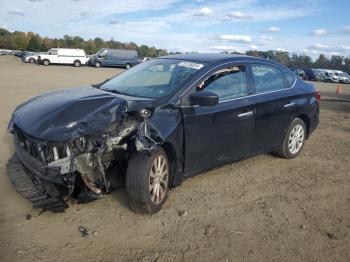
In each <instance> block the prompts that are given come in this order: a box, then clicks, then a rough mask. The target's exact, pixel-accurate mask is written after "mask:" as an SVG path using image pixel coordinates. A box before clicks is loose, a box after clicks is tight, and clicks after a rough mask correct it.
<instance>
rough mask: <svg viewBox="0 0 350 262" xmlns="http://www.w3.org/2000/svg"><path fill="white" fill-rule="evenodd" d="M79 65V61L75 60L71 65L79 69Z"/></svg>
mask: <svg viewBox="0 0 350 262" xmlns="http://www.w3.org/2000/svg"><path fill="white" fill-rule="evenodd" d="M80 65H81V62H80V61H79V60H75V61H74V63H73V66H75V67H79V66H80Z"/></svg>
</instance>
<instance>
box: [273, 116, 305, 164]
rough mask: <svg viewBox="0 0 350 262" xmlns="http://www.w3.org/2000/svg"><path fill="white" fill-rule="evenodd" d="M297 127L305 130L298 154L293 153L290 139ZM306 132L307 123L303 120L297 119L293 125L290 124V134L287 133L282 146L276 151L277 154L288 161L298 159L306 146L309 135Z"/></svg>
mask: <svg viewBox="0 0 350 262" xmlns="http://www.w3.org/2000/svg"><path fill="white" fill-rule="evenodd" d="M296 126H301V127H302V129H303V138H302V142H301V145H300V148H299V149H298V150H297V151H296V152H292V151H291V149H290V147H289V145H290V141H291V140H290V137H291V133H292V131H293V129H294V128H295V127H296ZM306 132H307V130H306V125H305V122H304V121H303V120H302V119H300V118H295V119H294V120H293V121H292V123H291V124H290V126H289V128H288V132H287V133H286V135H285V137H284V139H283V142H282V144H281V145H280V146H279V148H278V149H277V150H276V151H275V153H276V154H277V155H278V156H280V157H283V158H286V159H291V158H295V157H297V156H298V155H299V154H300V152H301V151H302V150H303V147H304V144H305V139H306V134H307V133H306Z"/></svg>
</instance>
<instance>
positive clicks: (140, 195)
mask: <svg viewBox="0 0 350 262" xmlns="http://www.w3.org/2000/svg"><path fill="white" fill-rule="evenodd" d="M170 170H171V169H170V165H169V160H168V157H167V155H166V153H165V152H164V150H163V149H162V148H157V149H156V150H154V151H153V152H152V153H151V154H147V153H135V154H134V155H133V156H132V157H131V159H130V161H129V164H128V169H127V174H126V191H127V193H128V197H129V201H130V207H131V209H132V210H134V211H136V212H138V213H141V214H154V213H156V212H158V211H159V210H160V208H161V207H162V205H163V204H164V202H165V201H166V199H167V197H168V193H169V176H170Z"/></svg>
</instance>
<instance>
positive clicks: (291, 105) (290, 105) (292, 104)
mask: <svg viewBox="0 0 350 262" xmlns="http://www.w3.org/2000/svg"><path fill="white" fill-rule="evenodd" d="M293 106H295V103H288V104H285V105H284V107H293Z"/></svg>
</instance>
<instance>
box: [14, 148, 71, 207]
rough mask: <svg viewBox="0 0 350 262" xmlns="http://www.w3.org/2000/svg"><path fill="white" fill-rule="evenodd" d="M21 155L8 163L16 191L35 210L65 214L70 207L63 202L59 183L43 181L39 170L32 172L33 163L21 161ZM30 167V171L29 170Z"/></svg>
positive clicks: (15, 156) (16, 155)
mask: <svg viewBox="0 0 350 262" xmlns="http://www.w3.org/2000/svg"><path fill="white" fill-rule="evenodd" d="M19 155H20V153H19V154H17V153H16V154H15V155H14V156H13V157H12V158H11V159H10V160H9V161H8V163H7V174H8V176H9V179H10V181H11V183H12V184H13V186H14V187H15V189H16V191H17V192H18V193H19V194H21V195H22V196H23V197H24V198H26V199H28V200H29V201H31V202H32V203H33V207H34V208H42V209H44V210H50V211H52V212H63V211H64V209H66V208H67V207H68V205H67V203H66V202H65V201H64V200H63V196H62V192H61V191H60V190H59V189H58V187H57V186H58V185H57V183H54V182H52V181H50V180H46V179H42V177H43V176H42V174H41V173H40V172H39V171H38V170H40V168H39V169H35V170H37V171H36V172H35V173H33V172H31V171H30V169H32V168H33V165H34V164H33V163H29V161H28V159H26V158H25V157H23V155H21V158H22V159H25V163H26V164H24V162H22V161H21V160H20V157H19ZM28 167H30V169H29V168H28Z"/></svg>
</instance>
